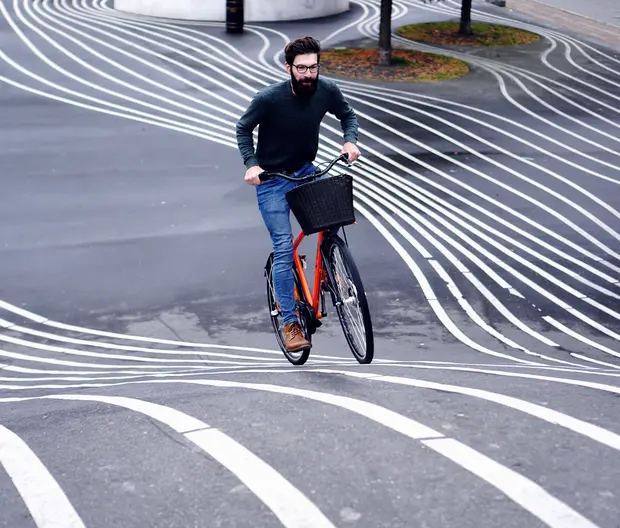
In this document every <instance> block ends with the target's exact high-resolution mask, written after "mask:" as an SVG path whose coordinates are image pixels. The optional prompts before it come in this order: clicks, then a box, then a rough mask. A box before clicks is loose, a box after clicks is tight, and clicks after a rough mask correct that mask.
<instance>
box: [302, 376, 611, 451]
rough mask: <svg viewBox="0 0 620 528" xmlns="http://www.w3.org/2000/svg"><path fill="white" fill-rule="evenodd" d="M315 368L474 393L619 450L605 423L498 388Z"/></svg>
mask: <svg viewBox="0 0 620 528" xmlns="http://www.w3.org/2000/svg"><path fill="white" fill-rule="evenodd" d="M314 372H323V373H326V374H339V375H343V376H349V377H353V378H361V379H366V380H371V381H380V382H384V383H393V384H397V385H406V386H409V387H416V388H420V389H430V390H438V391H444V392H452V393H454V394H463V395H466V396H472V397H474V398H479V399H482V400H486V401H490V402H493V403H497V404H499V405H503V406H505V407H509V408H511V409H514V410H517V411H520V412H523V413H527V414H529V415H530V416H534V417H536V418H539V419H541V420H545V421H546V422H549V423H551V424H553V425H559V426H561V427H564V428H566V429H569V430H570V431H573V432H575V433H578V434H581V435H583V436H586V437H588V438H590V439H591V440H594V441H595V442H599V443H601V444H603V445H606V446H608V447H611V448H612V449H616V450H618V451H620V435H618V434H616V433H613V432H611V431H608V430H607V429H604V428H603V427H599V426H598V425H594V424H591V423H588V422H585V421H583V420H579V419H577V418H573V417H572V416H569V415H567V414H564V413H561V412H559V411H554V410H553V409H549V408H548V407H544V406H542V405H536V404H535V403H530V402H528V401H525V400H521V399H518V398H513V397H512V396H505V395H503V394H499V393H496V392H491V391H486V390H481V389H476V388H473V387H462V386H460V385H447V384H445V383H435V382H432V381H425V380H419V379H412V378H402V377H397V376H384V375H381V374H367V373H365V372H350V371H344V370H329V369H318V370H314Z"/></svg>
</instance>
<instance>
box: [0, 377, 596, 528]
mask: <svg viewBox="0 0 620 528" xmlns="http://www.w3.org/2000/svg"><path fill="white" fill-rule="evenodd" d="M162 382H164V383H165V381H162ZM174 383H189V384H196V385H206V386H212V387H220V388H233V389H251V390H257V391H264V392H271V393H275V394H286V395H290V396H298V397H301V398H304V399H308V400H313V401H318V402H321V403H325V404H328V405H333V406H335V407H338V408H341V409H345V410H348V411H350V412H353V413H356V414H359V415H360V416H363V417H365V418H367V419H369V420H372V421H374V422H376V423H378V424H381V425H383V426H385V427H387V428H389V429H392V430H394V431H396V432H398V433H401V434H402V435H404V436H407V437H408V438H411V439H413V440H417V441H419V442H420V443H421V444H423V445H425V446H427V447H429V448H431V449H432V450H433V451H435V452H436V453H439V454H441V455H443V456H444V457H446V458H448V459H449V460H451V461H453V462H454V463H456V464H458V465H459V466H461V467H462V468H464V469H467V470H468V471H469V472H470V473H472V474H473V475H475V476H477V477H479V478H480V479H482V480H484V481H485V482H486V483H488V484H490V485H492V486H494V487H495V488H496V489H498V490H499V491H501V492H502V493H503V494H504V495H506V496H507V497H508V498H510V499H511V500H512V501H514V502H515V503H516V504H517V505H519V506H520V507H522V508H524V509H525V510H527V511H528V512H529V513H530V514H532V515H534V516H535V517H536V518H538V519H539V520H540V521H542V522H543V523H545V524H546V525H548V526H550V527H552V528H596V525H595V524H593V523H592V522H591V521H589V520H588V519H586V518H585V517H584V516H582V515H581V514H579V513H578V512H577V511H575V510H573V509H572V508H570V507H569V506H568V505H567V504H565V503H564V502H562V501H560V500H559V499H557V498H556V497H554V496H553V495H551V494H550V493H548V492H547V491H546V490H545V489H543V488H542V487H541V486H539V485H538V484H536V483H535V482H533V481H531V480H530V479H528V478H526V477H524V476H523V475H520V474H519V473H517V472H515V471H513V470H511V469H509V468H507V467H505V466H503V465H501V464H499V463H498V462H495V461H494V460H492V459H491V458H489V457H487V456H485V455H483V454H482V453H479V452H478V451H476V450H474V449H472V448H470V447H468V446H466V445H465V444H463V443H461V442H458V441H457V440H454V439H451V438H447V437H446V436H445V435H443V434H442V433H440V432H438V431H435V430H433V429H431V428H430V427H427V426H425V425H423V424H421V423H420V422H417V421H415V420H412V419H411V418H408V417H406V416H403V415H401V414H398V413H395V412H394V411H391V410H389V409H387V408H385V407H381V406H379V405H376V404H373V403H370V402H367V401H363V400H359V399H355V398H349V397H346V396H339V395H333V394H329V393H325V392H317V391H310V390H305V389H297V388H293V387H286V386H280V385H268V384H257V383H239V382H233V381H224V380H192V381H189V380H188V381H181V382H176V381H175V382H174ZM43 398H50V397H45V396H44V397H43ZM51 398H61V399H66V400H71V399H86V400H88V399H98V400H99V401H109V402H110V403H113V404H114V400H116V398H105V400H104V399H103V398H104V397H101V396H75V395H70V396H56V395H55V396H52V397H51ZM20 400H21V399H15V398H11V399H3V400H0V401H3V402H7V401H20ZM138 401H139V400H131V403H130V402H127V403H125V402H123V404H122V405H123V406H129V405H130V404H131V405H132V406H133V407H130V408H134V409H135V410H139V412H145V411H146V410H145V409H143V408H142V404H144V403H146V402H140V403H139V404H138V403H137V402H138ZM149 405H152V404H149ZM158 407H160V406H158ZM171 410H172V409H168V410H166V413H169V412H170V411H171ZM146 413H147V412H145V414H146ZM153 417H154V418H156V419H160V418H158V417H157V416H153ZM169 420H170V419H169ZM170 421H171V420H170ZM195 425H196V424H191V427H194V428H195ZM186 427H190V426H189V425H186V424H185V423H182V427H179V429H180V430H181V431H180V432H182V433H183V432H184V430H185V429H186ZM185 434H187V433H185ZM306 526H315V525H306Z"/></svg>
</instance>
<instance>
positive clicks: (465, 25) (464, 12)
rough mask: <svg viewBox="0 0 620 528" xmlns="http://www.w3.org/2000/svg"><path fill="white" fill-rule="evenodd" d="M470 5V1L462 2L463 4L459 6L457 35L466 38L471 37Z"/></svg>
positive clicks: (464, 0)
mask: <svg viewBox="0 0 620 528" xmlns="http://www.w3.org/2000/svg"><path fill="white" fill-rule="evenodd" d="M471 3H472V0H463V4H462V5H461V24H460V27H459V35H464V36H466V37H469V36H471V35H473V32H472V30H471Z"/></svg>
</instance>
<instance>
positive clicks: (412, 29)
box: [396, 21, 540, 47]
mask: <svg viewBox="0 0 620 528" xmlns="http://www.w3.org/2000/svg"><path fill="white" fill-rule="evenodd" d="M471 29H472V31H473V32H474V34H473V35H472V36H470V37H465V36H463V35H459V34H458V30H459V22H458V21H453V22H428V23H424V24H409V25H407V26H401V27H399V28H398V29H397V30H396V32H397V33H398V34H399V35H401V36H402V37H405V38H408V39H411V40H418V41H421V42H433V43H435V44H451V45H456V46H488V47H493V46H521V45H524V44H532V43H533V42H537V41H538V40H540V35H537V34H536V33H531V32H529V31H523V30H521V29H517V28H513V27H508V26H501V25H497V24H483V23H481V22H473V23H472V25H471Z"/></svg>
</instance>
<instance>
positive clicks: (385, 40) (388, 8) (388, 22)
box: [379, 0, 392, 66]
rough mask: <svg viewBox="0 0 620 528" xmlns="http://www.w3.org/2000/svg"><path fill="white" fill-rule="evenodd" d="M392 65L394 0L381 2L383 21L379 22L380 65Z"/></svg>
mask: <svg viewBox="0 0 620 528" xmlns="http://www.w3.org/2000/svg"><path fill="white" fill-rule="evenodd" d="M391 63H392V0H381V20H380V22H379V64H380V65H381V66H389V65H390V64H391Z"/></svg>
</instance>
